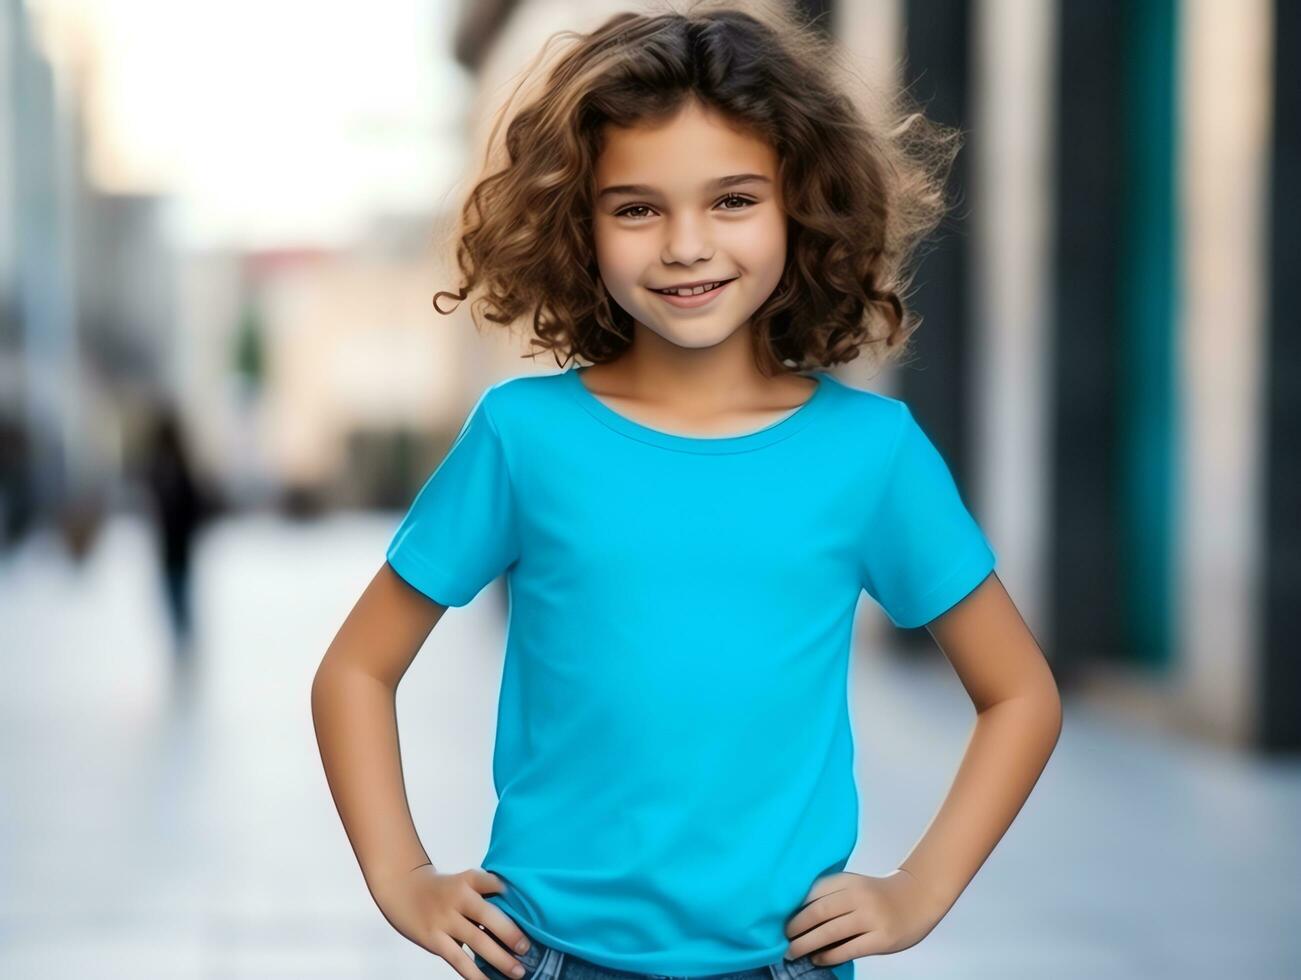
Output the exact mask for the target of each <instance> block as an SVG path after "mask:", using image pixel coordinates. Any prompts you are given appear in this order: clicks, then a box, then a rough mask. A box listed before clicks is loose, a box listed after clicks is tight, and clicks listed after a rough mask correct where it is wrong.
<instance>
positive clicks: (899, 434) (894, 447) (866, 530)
mask: <svg viewBox="0 0 1301 980" xmlns="http://www.w3.org/2000/svg"><path fill="white" fill-rule="evenodd" d="M891 401H893V402H894V403H895V404H896V405H898V406H899V408H898V409H897V410H896V414H897V415H898V416H899V423H898V425H896V426H895V431H894V441H893V442H891V444H890V451H889V453H887V454H886V458H885V464H884V465H883V466H882V468H881V485H880V487H879V489H878V490H877V492H876V499H875V500H874V501H872V504H871V506H870V507H869V508H868V510H867V517H866V519H865V520H864V521H863V528H862V531H861V533H862V534H863V535H864V536H868V535H870V534H871V533H872V528H873V527H875V526H876V516H877V513H878V512H879V511H880V510H881V508H882V506H884V503H885V495H886V493H887V492H888V491H889V489H890V479H891V476H892V475H893V472H894V461H895V458H896V457H898V455H899V446H900V444H901V443H902V442H903V430H904V425H905V424H906V422H907V419H906V416H907V414H908V403H907V402H905V401H904V400H903V399H901V398H894V399H891ZM863 550H864V549H863V548H862V547H861V546H860V548H859V554H860V555H861V554H862V553H863ZM860 564H861V565H862V566H863V572H864V577H866V572H867V566H866V564H864V563H863V562H862V561H861V559H860Z"/></svg>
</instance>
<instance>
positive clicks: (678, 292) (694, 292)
mask: <svg viewBox="0 0 1301 980" xmlns="http://www.w3.org/2000/svg"><path fill="white" fill-rule="evenodd" d="M721 285H722V281H721V280H720V281H719V282H711V283H707V284H706V285H704V286H695V287H693V288H690V289H657V290H655V291H656V292H657V293H664V294H666V295H668V296H699V295H700V294H701V293H706V292H709V290H711V289H717V288H718V287H719V286H721Z"/></svg>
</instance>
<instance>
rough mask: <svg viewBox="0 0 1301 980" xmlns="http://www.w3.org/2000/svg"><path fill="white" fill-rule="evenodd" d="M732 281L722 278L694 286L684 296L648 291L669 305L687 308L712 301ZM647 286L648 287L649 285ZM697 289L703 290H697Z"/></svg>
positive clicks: (733, 280)
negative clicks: (707, 284) (704, 285)
mask: <svg viewBox="0 0 1301 980" xmlns="http://www.w3.org/2000/svg"><path fill="white" fill-rule="evenodd" d="M733 282H735V279H724V280H722V281H720V282H716V283H712V284H710V285H709V286H706V287H696V289H692V290H688V291H687V295H685V296H684V295H682V294H681V293H669V292H661V291H660V290H658V289H651V290H650V291H651V292H652V293H654V294H655V295H656V296H658V297H659V298H660V299H662V300H664V302H666V303H668V304H670V305H671V306H676V307H678V308H680V309H689V308H692V307H696V306H704V305H705V304H706V303H712V302H713V301H714V300H715V299H716V298H717V297H718V296H719V294H720V293H722V292H723V291H724V290H725V289H726V288H727V287H728V286H729V285H730V284H731V283H733ZM647 288H648V289H649V287H647ZM697 290H703V291H700V292H698V291H697Z"/></svg>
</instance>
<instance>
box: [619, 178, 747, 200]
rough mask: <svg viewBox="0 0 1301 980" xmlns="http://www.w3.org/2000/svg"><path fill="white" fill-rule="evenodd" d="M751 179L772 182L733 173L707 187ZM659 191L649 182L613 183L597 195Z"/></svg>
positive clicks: (740, 182) (725, 185)
mask: <svg viewBox="0 0 1301 980" xmlns="http://www.w3.org/2000/svg"><path fill="white" fill-rule="evenodd" d="M751 180H759V181H763V182H764V183H768V184H770V183H772V181H771V180H769V179H768V178H767V177H765V176H764V175H763V174H732V175H731V176H729V177H719V178H718V179H717V180H712V181H710V182H709V183H708V184H706V185H705V186H706V187H731V186H732V185H733V184H744V183H747V182H748V181H751ZM658 193H659V191H658V190H656V189H655V188H654V187H651V186H650V185H649V184H612V185H611V186H609V187H605V188H602V189H601V191H600V192H599V193H598V194H597V195H596V196H597V197H598V198H602V197H606V196H607V195H611V194H658Z"/></svg>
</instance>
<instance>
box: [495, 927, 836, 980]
mask: <svg viewBox="0 0 1301 980" xmlns="http://www.w3.org/2000/svg"><path fill="white" fill-rule="evenodd" d="M511 955H512V956H514V957H515V958H516V959H517V960H519V961H520V963H521V964H522V965H523V966H524V976H523V977H520V978H518V980H688V978H685V977H670V976H667V975H665V974H658V973H633V972H631V971H629V970H616V969H614V968H613V967H608V966H598V965H597V964H595V963H593V962H591V961H590V960H585V959H583V958H582V957H579V956H575V955H574V954H573V953H563V952H561V951H560V950H558V949H552V948H551V947H550V946H547V945H545V944H543V943H540V942H538V941H537V940H536V939H534V938H533V937H532V936H529V948H528V952H527V953H514V952H512V953H511ZM811 955H812V954H811V953H805V954H804V955H803V956H799V957H796V958H795V959H793V960H787V959H786V958H784V957H782V958H780V959H778V960H777V962H776V963H769V964H768V965H767V966H760V967H754V968H752V969H749V970H739V971H737V972H734V973H714V974H710V975H709V976H708V977H695V978H691V980H797V978H798V980H835V973H834V971H833V969H832V968H831V967H830V966H819V965H818V964H817V963H814V962H813V961H812V960H811V959H809V957H810V956H811ZM474 965H475V966H477V967H478V968H479V969H480V970H482V971H483V972H484V975H485V976H487V977H488V980H517V978H515V977H512V976H510V975H509V974H505V973H502V972H501V971H500V970H498V969H497V968H496V967H495V966H493V965H492V964H491V963H489V962H488V961H487V960H485V959H484V958H483V957H482V956H480V955H479V954H478V953H475V954H474Z"/></svg>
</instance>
